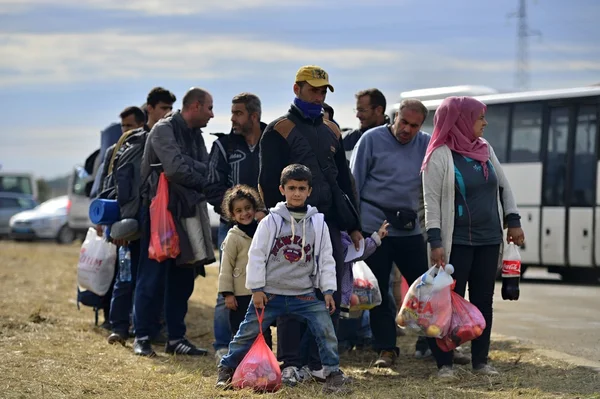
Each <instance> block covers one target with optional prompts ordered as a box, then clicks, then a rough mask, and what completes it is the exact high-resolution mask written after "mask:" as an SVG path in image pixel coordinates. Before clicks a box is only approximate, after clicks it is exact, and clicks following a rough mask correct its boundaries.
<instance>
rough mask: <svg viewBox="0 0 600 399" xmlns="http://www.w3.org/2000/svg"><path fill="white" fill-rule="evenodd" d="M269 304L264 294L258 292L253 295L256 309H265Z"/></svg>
mask: <svg viewBox="0 0 600 399" xmlns="http://www.w3.org/2000/svg"><path fill="white" fill-rule="evenodd" d="M267 302H269V300H268V299H267V296H266V295H265V293H264V292H262V291H257V292H255V293H253V294H252V303H253V304H254V307H255V308H256V309H262V308H264V307H265V306H266V305H267Z"/></svg>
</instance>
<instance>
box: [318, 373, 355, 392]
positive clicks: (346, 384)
mask: <svg viewBox="0 0 600 399" xmlns="http://www.w3.org/2000/svg"><path fill="white" fill-rule="evenodd" d="M351 384H352V382H351V381H350V379H349V378H348V377H346V376H345V375H344V373H342V372H341V371H339V370H338V371H334V372H332V373H330V374H329V375H328V376H327V378H326V380H325V385H324V386H323V393H333V394H337V395H348V394H350V393H352V388H351V387H350V385H351Z"/></svg>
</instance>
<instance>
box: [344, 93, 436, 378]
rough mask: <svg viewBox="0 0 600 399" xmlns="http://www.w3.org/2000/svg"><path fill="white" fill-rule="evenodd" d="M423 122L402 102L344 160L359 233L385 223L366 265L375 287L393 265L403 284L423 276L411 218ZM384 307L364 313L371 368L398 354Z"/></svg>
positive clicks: (423, 251) (411, 104) (423, 145)
mask: <svg viewBox="0 0 600 399" xmlns="http://www.w3.org/2000/svg"><path fill="white" fill-rule="evenodd" d="M426 117H427V108H425V106H424V105H423V104H422V103H421V102H420V101H418V100H413V99H408V100H404V101H403V102H402V103H401V104H400V109H399V111H398V114H397V116H396V120H395V122H394V124H393V125H383V126H378V127H375V128H373V129H370V130H368V131H366V132H365V133H364V134H363V135H362V136H361V138H360V139H359V140H358V143H357V144H356V147H355V149H354V153H353V154H352V159H351V160H350V168H351V170H352V174H353V175H354V179H355V181H356V189H357V191H358V193H359V197H360V216H361V220H362V222H363V230H364V231H365V232H369V231H371V232H372V231H377V229H378V227H379V226H381V223H382V222H383V221H384V220H387V221H388V222H389V223H390V228H389V235H388V236H387V237H386V238H384V239H383V240H382V244H381V246H380V247H379V248H378V249H377V251H376V252H375V253H374V254H373V255H371V256H370V257H369V258H368V259H366V262H367V264H368V265H369V267H370V268H371V270H372V271H373V274H375V277H377V281H378V283H379V287H388V286H389V279H390V272H391V270H392V267H393V264H394V263H395V264H396V265H397V266H398V268H399V269H400V271H401V272H402V275H403V276H404V277H405V278H406V280H407V282H408V283H409V284H412V282H413V281H415V280H416V279H417V278H418V277H419V276H420V275H421V274H423V273H424V272H425V271H427V266H428V262H427V246H426V243H425V241H424V239H423V235H422V231H421V226H420V224H419V221H418V217H417V212H418V209H419V198H420V190H421V177H420V169H421V164H422V162H423V158H424V157H425V151H426V149H427V145H428V144H429V140H430V138H431V136H430V135H429V134H427V133H424V132H421V131H420V129H421V125H422V124H423V122H424V121H425V118H426ZM363 234H366V233H363ZM389 301H390V298H389V296H388V295H382V303H381V305H379V306H377V307H376V308H374V309H372V310H371V311H370V312H371V329H372V332H373V347H374V349H375V350H377V351H378V352H379V359H378V360H377V361H376V362H375V366H376V367H390V366H392V365H393V364H394V362H395V360H396V358H397V356H398V353H399V350H398V348H397V347H396V323H395V321H394V318H395V315H394V311H393V308H394V307H393V306H391V304H390V303H389ZM433 344H435V341H434V342H433Z"/></svg>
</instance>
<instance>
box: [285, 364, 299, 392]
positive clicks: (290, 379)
mask: <svg viewBox="0 0 600 399" xmlns="http://www.w3.org/2000/svg"><path fill="white" fill-rule="evenodd" d="M298 371H299V370H298V369H297V368H296V367H294V366H289V367H286V368H284V369H283V370H281V382H283V383H284V384H285V385H287V386H289V387H295V386H296V385H298V382H300V381H299V380H300V376H299V374H298Z"/></svg>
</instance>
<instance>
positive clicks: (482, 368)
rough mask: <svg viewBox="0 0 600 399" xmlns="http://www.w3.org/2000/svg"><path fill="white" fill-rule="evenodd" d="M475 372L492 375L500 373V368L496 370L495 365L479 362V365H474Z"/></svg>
mask: <svg viewBox="0 0 600 399" xmlns="http://www.w3.org/2000/svg"><path fill="white" fill-rule="evenodd" d="M473 372H474V373H475V374H481V375H487V376H490V377H492V376H496V375H500V373H499V372H498V370H496V369H495V368H494V367H492V366H490V365H489V364H479V365H477V366H474V367H473Z"/></svg>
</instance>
